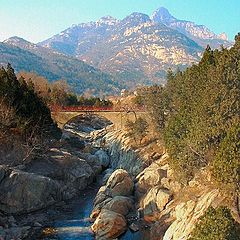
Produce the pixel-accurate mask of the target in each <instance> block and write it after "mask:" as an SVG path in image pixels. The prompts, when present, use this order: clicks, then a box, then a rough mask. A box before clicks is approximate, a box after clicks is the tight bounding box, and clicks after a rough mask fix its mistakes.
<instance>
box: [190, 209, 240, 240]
mask: <svg viewBox="0 0 240 240" xmlns="http://www.w3.org/2000/svg"><path fill="white" fill-rule="evenodd" d="M238 239H240V226H239V224H238V223H237V222H235V221H234V219H233V217H232V216H231V213H230V211H229V209H228V208H226V207H220V208H218V209H214V208H212V207H210V208H209V209H208V211H207V212H206V213H205V215H204V216H203V217H202V218H201V219H200V222H199V223H198V224H197V225H196V227H195V229H194V231H193V233H192V236H191V238H190V240H238Z"/></svg>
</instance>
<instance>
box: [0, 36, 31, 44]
mask: <svg viewBox="0 0 240 240" xmlns="http://www.w3.org/2000/svg"><path fill="white" fill-rule="evenodd" d="M3 42H4V43H8V44H14V43H29V42H28V41H27V40H25V39H23V38H20V37H18V36H13V37H10V38H8V39H6V40H4V41H3Z"/></svg>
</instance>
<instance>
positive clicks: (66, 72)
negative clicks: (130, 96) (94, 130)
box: [0, 36, 120, 95]
mask: <svg viewBox="0 0 240 240" xmlns="http://www.w3.org/2000/svg"><path fill="white" fill-rule="evenodd" d="M8 62H9V63H11V64H12V66H13V67H14V69H15V70H16V71H17V72H19V71H22V70H23V71H29V72H30V71H34V72H36V73H37V74H39V75H41V76H43V77H46V78H47V79H48V80H49V81H55V80H59V79H65V80H67V82H68V83H69V84H70V86H71V88H72V89H73V90H74V91H75V92H76V93H78V94H82V93H84V92H85V91H87V90H91V92H92V94H94V95H97V94H98V92H99V91H102V92H105V93H108V94H111V93H114V92H115V93H118V92H119V91H120V89H119V87H118V84H117V83H116V82H114V81H113V80H112V78H111V76H110V75H108V74H106V73H103V72H102V71H100V70H98V69H97V68H94V67H93V66H90V65H88V64H87V63H84V62H83V61H81V60H78V59H76V58H73V57H71V56H66V55H64V54H62V53H59V52H55V51H52V50H51V49H47V48H44V47H41V46H38V45H36V44H34V43H31V42H28V41H26V40H25V39H23V38H20V37H16V36H15V37H11V38H9V39H7V40H5V41H4V42H2V43H0V65H3V66H4V65H6V64H7V63H8Z"/></svg>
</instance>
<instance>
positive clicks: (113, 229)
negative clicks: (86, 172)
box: [91, 169, 134, 239]
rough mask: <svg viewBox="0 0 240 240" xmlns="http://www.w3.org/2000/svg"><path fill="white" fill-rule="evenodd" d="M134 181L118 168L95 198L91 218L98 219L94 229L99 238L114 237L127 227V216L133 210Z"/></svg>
mask: <svg viewBox="0 0 240 240" xmlns="http://www.w3.org/2000/svg"><path fill="white" fill-rule="evenodd" d="M133 186H134V184H133V181H132V179H131V177H130V176H129V174H128V173H127V172H126V171H125V170H123V169H118V170H116V171H115V172H113V173H112V175H111V176H110V178H109V179H108V181H107V183H106V185H105V186H102V187H101V188H100V189H99V191H98V193H97V196H96V198H95V201H94V209H93V211H92V214H91V218H94V219H96V220H95V222H94V224H93V226H92V230H93V231H94V233H95V234H96V238H97V239H114V238H116V237H118V236H119V235H121V234H122V233H123V232H125V231H126V229H127V221H126V218H125V217H126V216H127V215H128V213H129V212H130V211H132V210H133V208H134V207H133V200H132V198H131V197H132V194H133Z"/></svg>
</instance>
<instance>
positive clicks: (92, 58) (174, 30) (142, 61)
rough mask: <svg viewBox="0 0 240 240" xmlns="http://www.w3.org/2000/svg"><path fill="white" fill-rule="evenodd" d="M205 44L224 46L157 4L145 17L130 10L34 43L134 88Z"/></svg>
mask: <svg viewBox="0 0 240 240" xmlns="http://www.w3.org/2000/svg"><path fill="white" fill-rule="evenodd" d="M207 44H210V45H212V46H214V47H216V46H217V47H219V46H220V45H221V44H225V45H227V44H229V42H227V41H226V40H224V35H221V36H217V35H216V34H214V33H212V32H211V31H210V30H208V29H207V28H206V27H204V26H202V25H196V24H194V23H192V22H188V21H182V20H177V19H176V18H175V17H173V16H172V15H171V14H170V13H169V12H168V10H167V9H165V8H159V9H158V10H157V11H155V12H154V13H153V15H152V16H151V17H149V16H148V15H146V14H142V13H132V14H131V15H129V16H127V17H126V18H124V19H123V20H118V19H115V18H113V17H111V16H107V17H103V18H101V19H99V20H98V21H96V22H89V23H81V24H79V25H73V26H72V27H70V28H68V29H66V30H64V31H62V32H61V33H59V34H57V35H55V36H53V37H52V38H50V39H47V40H45V41H43V42H41V43H39V45H41V46H44V47H46V48H50V49H53V50H55V51H58V52H61V53H64V54H68V55H71V56H74V57H76V58H78V59H81V60H83V61H85V62H87V63H89V64H91V65H93V66H95V67H97V68H99V69H101V70H102V71H105V72H108V73H110V74H111V75H113V76H114V77H115V79H116V81H118V82H120V83H123V84H125V85H127V86H128V87H135V86H136V85H138V84H153V83H159V82H163V81H164V78H165V75H166V71H167V70H168V69H169V68H173V69H176V68H180V69H182V68H185V67H186V66H189V65H191V64H192V63H195V62H198V61H199V59H200V56H201V54H202V52H203V50H204V47H206V45H207Z"/></svg>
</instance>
